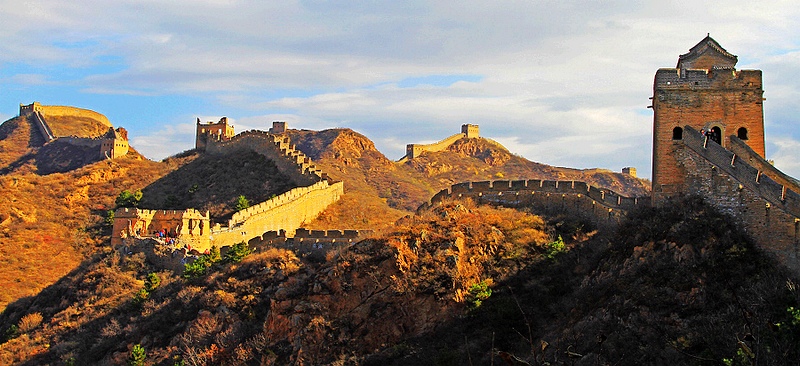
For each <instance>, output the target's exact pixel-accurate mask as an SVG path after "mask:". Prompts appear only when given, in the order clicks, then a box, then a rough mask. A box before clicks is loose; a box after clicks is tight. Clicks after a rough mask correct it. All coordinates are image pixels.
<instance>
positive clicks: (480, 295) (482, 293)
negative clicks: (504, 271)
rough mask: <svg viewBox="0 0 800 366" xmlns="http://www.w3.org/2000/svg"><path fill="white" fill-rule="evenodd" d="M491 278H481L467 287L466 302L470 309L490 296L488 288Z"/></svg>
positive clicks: (477, 306)
mask: <svg viewBox="0 0 800 366" xmlns="http://www.w3.org/2000/svg"><path fill="white" fill-rule="evenodd" d="M491 282H492V280H483V281H481V282H478V283H476V284H473V285H472V286H470V287H469V290H468V292H467V303H468V304H469V307H470V309H477V308H479V307H480V306H481V305H482V304H483V301H484V300H486V299H488V298H489V297H490V296H492V289H491V288H489V285H490V284H491Z"/></svg>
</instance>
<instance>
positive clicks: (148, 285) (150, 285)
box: [144, 273, 161, 292]
mask: <svg viewBox="0 0 800 366" xmlns="http://www.w3.org/2000/svg"><path fill="white" fill-rule="evenodd" d="M160 285H161V278H160V277H158V274H156V273H148V274H147V278H145V279H144V289H145V290H147V291H148V292H153V290H155V289H157V288H158V286H160Z"/></svg>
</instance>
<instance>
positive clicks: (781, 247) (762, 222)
mask: <svg viewBox="0 0 800 366" xmlns="http://www.w3.org/2000/svg"><path fill="white" fill-rule="evenodd" d="M731 139H734V137H732V138H731ZM740 148H741V146H739V147H736V148H734V149H737V150H738V151H740V152H741V151H743V150H741V149H740ZM673 154H674V155H675V157H676V160H677V161H678V162H679V164H680V165H681V166H682V168H683V169H684V170H685V171H686V172H687V173H686V174H687V185H688V187H686V189H687V192H697V193H699V194H701V195H703V197H704V198H705V199H706V201H708V202H710V203H712V204H713V205H714V206H716V207H718V208H719V209H720V210H722V211H723V212H726V213H728V214H729V215H730V216H732V217H733V218H734V219H735V220H736V221H737V222H738V223H739V224H741V225H742V226H743V228H744V229H745V231H747V232H748V233H749V234H750V236H751V237H752V238H753V239H754V240H755V241H756V243H757V244H758V245H759V247H761V248H762V249H764V250H765V251H766V252H767V253H769V254H771V255H773V256H774V257H775V258H776V259H778V261H780V262H781V263H783V264H784V265H786V266H787V267H789V268H790V269H792V270H794V271H795V273H800V194H798V187H797V185H795V184H793V182H792V181H793V179H791V178H790V177H788V176H786V175H785V174H783V173H782V172H780V171H779V170H777V169H776V168H775V167H773V166H772V165H771V164H769V163H768V162H766V161H765V160H763V159H761V158H760V157H759V159H755V160H753V159H754V158H753V156H752V154H749V153H747V152H746V151H745V153H744V155H745V156H744V157H740V156H739V155H737V154H736V153H734V152H733V151H730V150H727V149H725V148H723V147H722V146H720V145H719V144H717V143H715V142H713V141H706V139H705V138H704V137H703V136H702V135H701V134H700V133H699V132H698V131H697V130H695V129H693V128H691V127H689V126H686V127H685V130H684V133H683V140H682V143H680V144H677V145H676V146H675V148H674V151H673ZM748 160H750V161H752V162H753V163H752V164H751V163H750V162H748ZM787 178H788V179H789V180H787ZM781 182H783V184H782V183H781Z"/></svg>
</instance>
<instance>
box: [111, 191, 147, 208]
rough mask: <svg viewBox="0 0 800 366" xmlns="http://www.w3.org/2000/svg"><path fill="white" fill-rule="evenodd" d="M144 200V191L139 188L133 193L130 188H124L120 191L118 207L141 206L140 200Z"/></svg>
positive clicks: (117, 201) (117, 200)
mask: <svg viewBox="0 0 800 366" xmlns="http://www.w3.org/2000/svg"><path fill="white" fill-rule="evenodd" d="M141 200H142V191H141V190H138V191H136V192H133V193H131V191H129V190H127V189H126V190H124V191H122V192H120V194H119V196H117V199H116V201H114V203H116V205H117V207H137V206H139V201H141Z"/></svg>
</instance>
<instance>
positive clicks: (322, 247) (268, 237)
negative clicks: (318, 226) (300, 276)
mask: <svg viewBox="0 0 800 366" xmlns="http://www.w3.org/2000/svg"><path fill="white" fill-rule="evenodd" d="M374 234H375V232H374V231H373V230H307V229H302V228H301V229H297V231H296V232H295V235H294V237H289V236H287V235H286V232H285V231H282V230H281V231H268V232H265V233H263V234H261V235H259V236H257V237H255V238H252V239H250V241H248V242H247V244H248V245H249V246H250V248H251V249H253V250H257V251H262V250H265V249H267V248H272V247H275V248H283V249H289V250H292V251H294V252H296V253H297V254H298V255H303V256H305V255H318V256H319V257H320V258H324V255H325V254H326V253H328V252H329V251H331V250H335V249H338V248H342V247H346V246H349V245H351V244H353V243H356V242H358V241H361V240H363V239H365V238H367V237H370V236H373V235H374Z"/></svg>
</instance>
